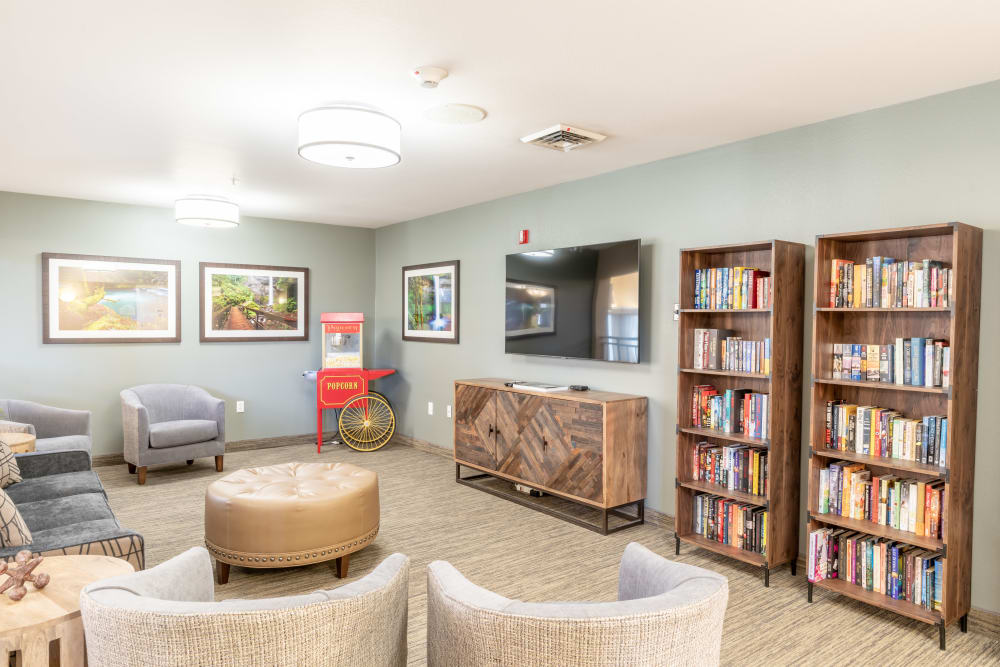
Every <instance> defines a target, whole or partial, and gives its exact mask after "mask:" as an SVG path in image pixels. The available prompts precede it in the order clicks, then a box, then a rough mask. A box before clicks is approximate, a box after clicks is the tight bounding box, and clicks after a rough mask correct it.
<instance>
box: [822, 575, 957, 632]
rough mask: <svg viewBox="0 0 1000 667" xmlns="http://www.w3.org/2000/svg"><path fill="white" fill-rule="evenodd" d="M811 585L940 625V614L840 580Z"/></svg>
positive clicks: (825, 580) (823, 580)
mask: <svg viewBox="0 0 1000 667" xmlns="http://www.w3.org/2000/svg"><path fill="white" fill-rule="evenodd" d="M813 585H814V586H818V587H819V588H825V589H826V590H828V591H833V592H834V593H840V594H841V595H844V596H847V597H849V598H852V599H854V600H860V601H861V602H866V603H868V604H870V605H874V606H876V607H881V608H882V609H888V610H889V611H894V612H896V613H897V614H899V615H901V616H906V617H907V618H912V619H914V620H917V621H923V622H924V623H930V624H931V625H937V624H939V623H941V614H940V613H939V612H936V611H932V610H930V609H924V608H923V607H921V606H919V605H915V604H913V603H912V602H907V601H906V600H894V599H892V598H891V597H889V596H888V595H882V594H881V593H875V592H873V591H866V590H865V589H863V588H861V586H855V585H854V584H849V583H847V582H846V581H844V580H842V579H822V580H820V581H817V582H815V583H814V584H813ZM809 601H810V602H812V593H811V592H810V593H809Z"/></svg>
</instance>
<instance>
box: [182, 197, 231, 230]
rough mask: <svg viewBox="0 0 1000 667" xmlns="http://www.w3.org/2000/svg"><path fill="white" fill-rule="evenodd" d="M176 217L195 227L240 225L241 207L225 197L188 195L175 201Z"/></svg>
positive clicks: (183, 222) (184, 223)
mask: <svg viewBox="0 0 1000 667" xmlns="http://www.w3.org/2000/svg"><path fill="white" fill-rule="evenodd" d="M174 219H175V220H177V222H179V223H180V224H182V225H191V226H194V227H216V228H232V227H239V225H240V207H239V206H237V205H236V204H235V203H233V202H231V201H229V200H228V199H226V198H225V197H214V196H212V195H188V196H187V197H182V198H181V199H178V200H177V201H175V202H174Z"/></svg>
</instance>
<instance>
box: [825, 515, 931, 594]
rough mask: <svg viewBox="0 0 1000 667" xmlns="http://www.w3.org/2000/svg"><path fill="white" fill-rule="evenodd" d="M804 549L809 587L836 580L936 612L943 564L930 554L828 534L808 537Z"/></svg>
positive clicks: (850, 534)
mask: <svg viewBox="0 0 1000 667" xmlns="http://www.w3.org/2000/svg"><path fill="white" fill-rule="evenodd" d="M807 548H808V550H809V553H808V554H807V561H806V567H807V569H806V576H807V578H808V579H809V581H813V582H815V581H820V580H822V579H840V580H842V581H846V582H847V583H850V584H855V585H857V586H861V587H862V588H864V589H865V590H866V591H872V592H875V593H881V594H882V595H886V596H888V597H890V598H892V599H894V600H907V601H909V602H912V603H913V604H916V605H919V606H921V607H923V608H924V609H937V610H939V609H941V590H942V585H943V582H944V562H943V560H942V557H941V555H940V554H938V553H936V552H933V551H927V550H925V549H920V548H918V547H914V546H910V545H908V544H904V543H902V542H895V541H893V540H887V539H883V538H878V537H875V536H873V535H867V534H865V533H859V532H857V531H851V530H846V529H834V528H820V529H818V530H814V531H812V532H810V533H809V540H808V545H807Z"/></svg>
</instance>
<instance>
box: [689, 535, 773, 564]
mask: <svg viewBox="0 0 1000 667" xmlns="http://www.w3.org/2000/svg"><path fill="white" fill-rule="evenodd" d="M677 537H678V539H680V540H681V541H682V542H687V543H688V544H693V545H694V546H697V547H701V548H702V549H708V550H709V551H714V552H715V553H717V554H722V555H723V556H729V557H730V558H735V559H736V560H741V561H743V562H744V563H749V564H750V565H756V566H758V567H763V566H765V565H766V564H767V559H766V558H764V556H762V555H761V554H759V553H755V552H753V551H747V550H746V549H740V548H738V547H731V546H729V545H728V544H723V543H721V542H716V541H715V540H710V539H708V538H705V537H702V536H701V535H699V534H697V533H690V534H688V535H678V536H677Z"/></svg>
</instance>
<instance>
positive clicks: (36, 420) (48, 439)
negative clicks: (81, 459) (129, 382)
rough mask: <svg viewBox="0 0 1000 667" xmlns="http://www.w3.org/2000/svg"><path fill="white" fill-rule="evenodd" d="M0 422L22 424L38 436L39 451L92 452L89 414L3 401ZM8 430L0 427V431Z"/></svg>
mask: <svg viewBox="0 0 1000 667" xmlns="http://www.w3.org/2000/svg"><path fill="white" fill-rule="evenodd" d="M0 420H4V421H10V422H15V423H18V424H23V425H24V426H26V427H28V428H26V429H24V431H25V432H26V433H31V434H32V435H34V436H35V451H36V452H58V451H64V450H80V451H84V452H87V453H88V454H89V453H90V450H91V444H92V441H91V436H90V412H88V411H87V410H68V409H66V408H56V407H52V406H50V405H42V404H41V403H33V402H32V401H19V400H16V399H12V398H11V399H0ZM3 430H5V428H4V427H3V425H0V431H3Z"/></svg>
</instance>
